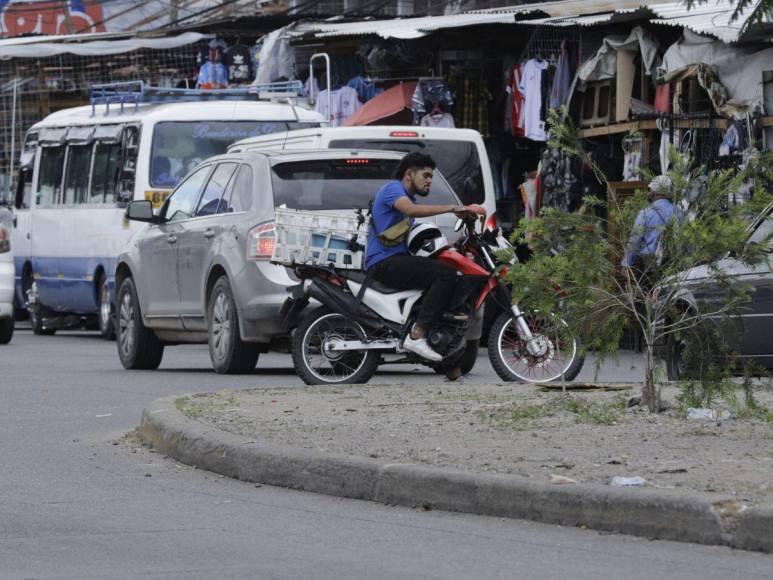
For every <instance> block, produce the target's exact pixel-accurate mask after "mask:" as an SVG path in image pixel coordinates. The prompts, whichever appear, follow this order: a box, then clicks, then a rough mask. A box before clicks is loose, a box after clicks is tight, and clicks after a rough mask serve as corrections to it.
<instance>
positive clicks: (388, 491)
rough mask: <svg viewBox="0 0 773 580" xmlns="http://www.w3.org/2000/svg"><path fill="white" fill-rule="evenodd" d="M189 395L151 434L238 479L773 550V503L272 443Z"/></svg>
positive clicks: (143, 426)
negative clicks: (201, 417) (195, 414)
mask: <svg viewBox="0 0 773 580" xmlns="http://www.w3.org/2000/svg"><path fill="white" fill-rule="evenodd" d="M178 398H179V396H175V397H165V398H163V399H158V400H157V401H154V402H153V403H151V404H150V405H149V406H148V407H147V408H146V409H145V410H144V411H143V414H142V420H141V423H140V427H139V433H140V436H141V437H142V439H143V440H144V441H145V442H147V443H149V444H151V445H152V446H153V447H154V448H156V449H158V450H160V451H163V452H164V453H166V454H167V455H169V456H170V457H173V458H175V459H177V460H178V461H181V462H183V463H186V464H189V465H195V466H196V467H200V468H203V469H207V470H209V471H214V472H215V473H220V474H222V475H226V476H228V477H233V478H235V479H241V480H244V481H251V482H256V483H264V484H267V485H275V486H281V487H289V488H292V489H299V490H306V491H313V492H316V493H323V494H327V495H332V496H338V497H347V498H352V499H365V500H370V501H376V502H381V503H385V504H389V505H402V506H409V507H413V506H427V507H431V508H433V509H442V510H448V511H456V512H465V513H474V514H481V515H491V516H499V517H510V518H518V519H526V520H532V521H537V522H545V523H551V524H560V525H564V526H585V527H588V528H591V529H594V530H603V531H609V532H616V533H621V534H629V535H634V536H644V537H647V538H657V539H664V540H676V541H683V542H695V543H700V544H720V545H727V546H732V547H735V548H740V549H743V550H755V551H760V552H768V553H773V506H762V507H758V508H752V509H745V508H744V506H742V505H741V504H740V503H739V502H737V501H736V500H733V499H730V498H723V497H719V498H718V497H714V496H709V495H706V494H689V495H688V494H684V493H677V492H669V491H667V490H655V489H620V488H611V487H603V486H596V485H587V484H569V485H550V484H543V483H536V482H534V481H531V480H529V479H526V478H521V477H516V476H509V475H494V474H483V473H476V472H468V471H459V470H453V469H445V468H437V467H427V466H422V465H413V464H401V463H388V462H384V461H378V460H375V459H369V458H366V457H358V456H349V455H335V454H328V453H322V452H318V451H312V450H308V449H302V448H298V447H291V446H286V445H273V444H272V445H268V444H265V443H262V442H259V441H251V440H248V439H246V438H244V437H239V436H237V435H232V434H230V433H227V432H225V431H221V430H219V429H216V428H213V427H208V426H206V425H204V424H201V423H198V422H196V421H194V420H192V419H189V418H187V417H186V416H185V415H183V414H182V413H181V412H180V411H179V410H178V409H177V408H176V407H175V404H174V402H175V400H176V399H178Z"/></svg>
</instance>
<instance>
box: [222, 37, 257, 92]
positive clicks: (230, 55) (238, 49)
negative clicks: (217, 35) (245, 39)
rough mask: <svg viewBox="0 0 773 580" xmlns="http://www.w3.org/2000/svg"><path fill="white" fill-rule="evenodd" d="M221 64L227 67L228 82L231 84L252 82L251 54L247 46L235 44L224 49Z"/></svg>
mask: <svg viewBox="0 0 773 580" xmlns="http://www.w3.org/2000/svg"><path fill="white" fill-rule="evenodd" d="M223 64H225V67H226V68H227V69H228V82H229V83H231V84H232V85H244V84H247V83H250V82H252V79H253V71H252V54H251V51H250V47H249V46H245V45H243V44H235V45H233V46H232V47H230V48H228V49H226V51H225V54H224V55H223Z"/></svg>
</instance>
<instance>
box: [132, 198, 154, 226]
mask: <svg viewBox="0 0 773 580" xmlns="http://www.w3.org/2000/svg"><path fill="white" fill-rule="evenodd" d="M126 217H127V218H128V219H130V220H132V221H135V222H150V223H155V222H157V221H158V218H157V217H156V216H154V215H153V204H152V203H150V200H147V199H140V200H137V201H131V202H129V205H127V206H126Z"/></svg>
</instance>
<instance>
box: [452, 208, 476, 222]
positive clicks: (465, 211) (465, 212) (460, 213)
mask: <svg viewBox="0 0 773 580" xmlns="http://www.w3.org/2000/svg"><path fill="white" fill-rule="evenodd" d="M452 211H453V212H454V215H455V216H456V217H458V218H460V219H461V218H466V217H470V216H473V215H475V214H474V213H473V212H472V211H471V210H470V209H469V208H468V207H467V206H466V205H457V206H456V207H455V208H454V209H453V210H452Z"/></svg>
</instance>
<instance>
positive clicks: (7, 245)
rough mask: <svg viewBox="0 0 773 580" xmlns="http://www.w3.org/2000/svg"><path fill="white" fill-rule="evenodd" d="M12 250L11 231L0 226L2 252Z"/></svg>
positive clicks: (0, 249)
mask: <svg viewBox="0 0 773 580" xmlns="http://www.w3.org/2000/svg"><path fill="white" fill-rule="evenodd" d="M10 251H11V232H9V231H8V230H7V229H5V228H3V227H0V254H5V253H6V252H10Z"/></svg>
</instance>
